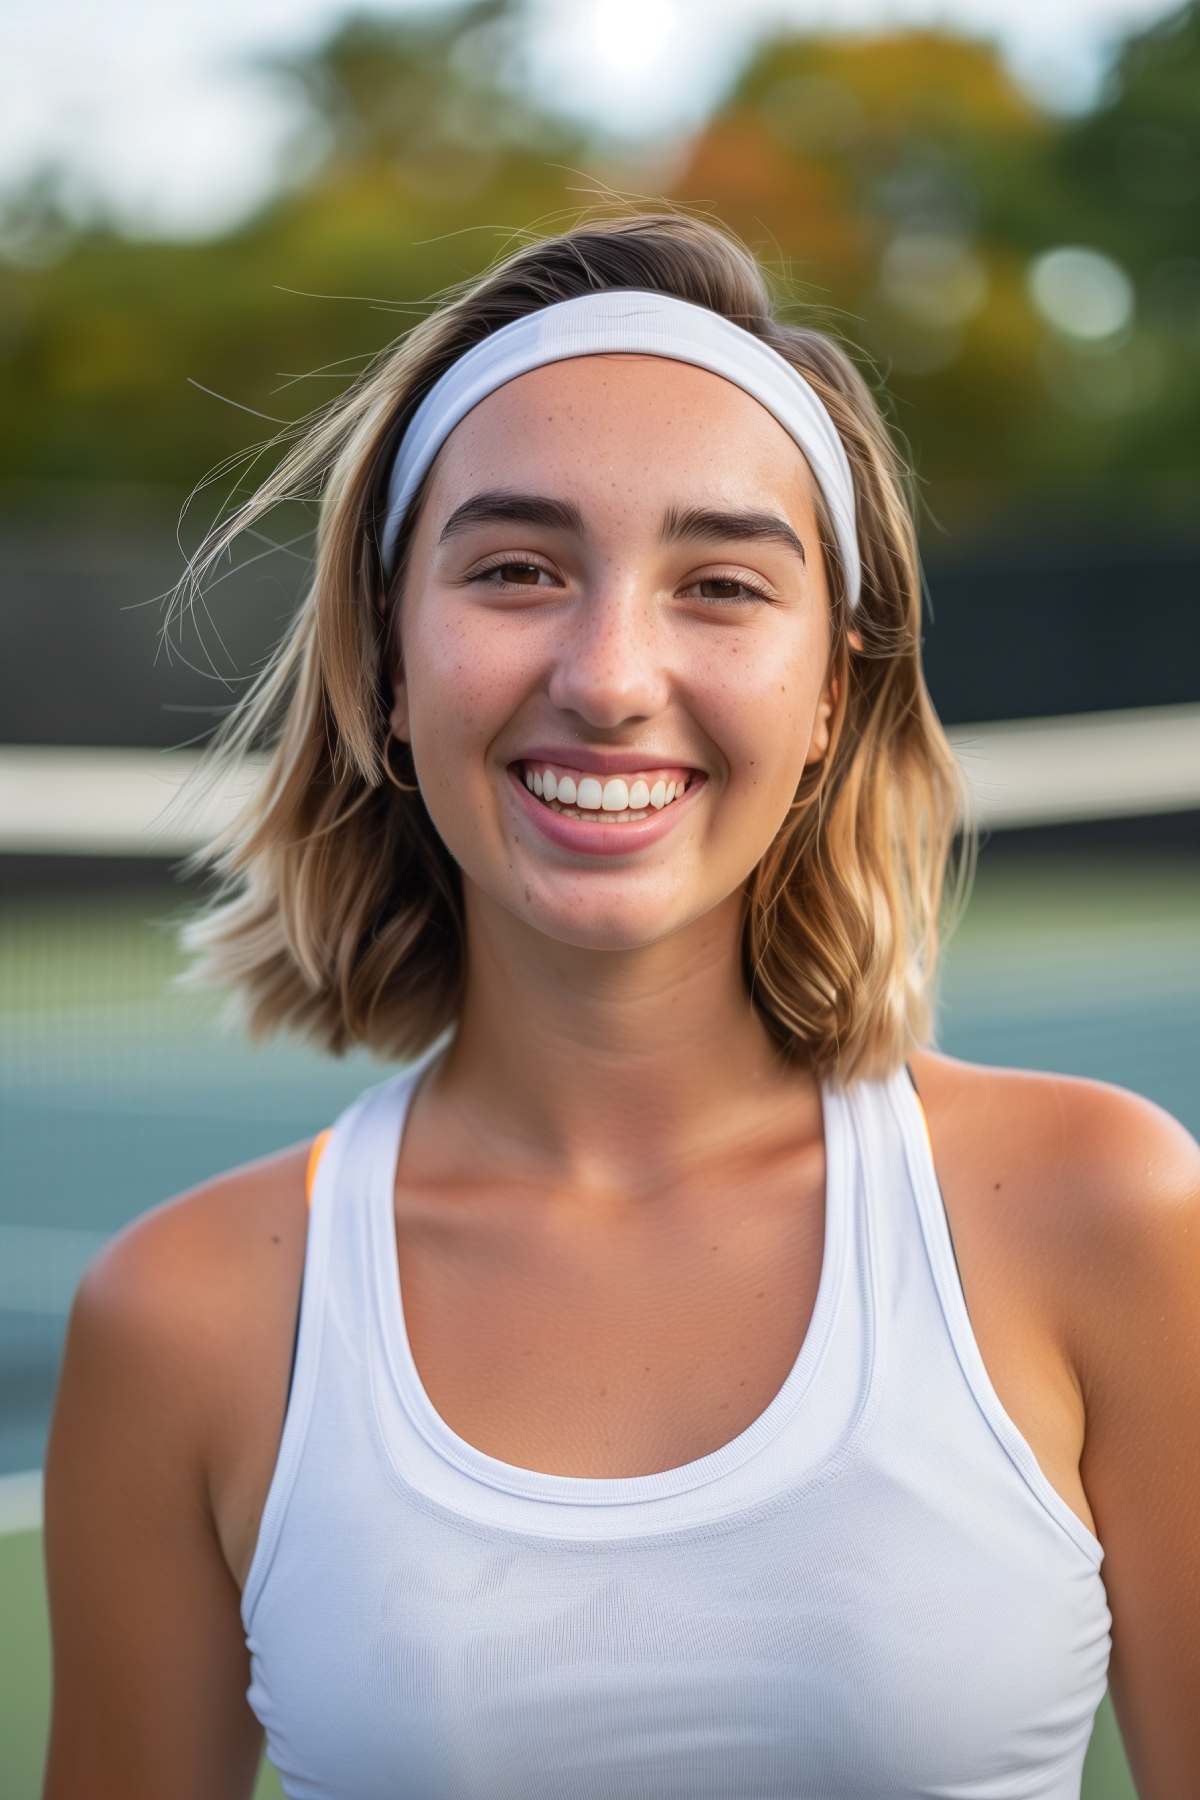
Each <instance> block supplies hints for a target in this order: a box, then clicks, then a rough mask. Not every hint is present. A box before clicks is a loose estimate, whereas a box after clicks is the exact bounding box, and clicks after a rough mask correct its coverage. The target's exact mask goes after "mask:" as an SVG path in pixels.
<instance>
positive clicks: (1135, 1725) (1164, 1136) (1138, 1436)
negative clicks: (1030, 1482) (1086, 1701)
mask: <svg viewBox="0 0 1200 1800" xmlns="http://www.w3.org/2000/svg"><path fill="white" fill-rule="evenodd" d="M1063 1126H1064V1129H1065V1131H1066V1134H1067V1137H1068V1140H1069V1142H1070V1144H1071V1145H1072V1147H1073V1150H1074V1155H1075V1157H1076V1159H1077V1160H1080V1161H1081V1163H1082V1166H1083V1167H1084V1168H1085V1169H1086V1170H1087V1172H1088V1180H1087V1193H1086V1198H1087V1206H1088V1213H1089V1218H1088V1220H1087V1221H1084V1220H1082V1219H1081V1221H1080V1228H1079V1230H1078V1233H1077V1244H1078V1256H1077V1259H1076V1270H1075V1276H1074V1280H1075V1283H1076V1287H1077V1292H1079V1293H1080V1294H1081V1295H1082V1296H1084V1297H1083V1298H1081V1300H1080V1303H1079V1307H1078V1310H1077V1316H1078V1317H1079V1318H1080V1320H1081V1321H1083V1323H1082V1324H1081V1326H1080V1330H1079V1355H1078V1359H1077V1365H1078V1367H1079V1371H1080V1375H1081V1378H1082V1386H1083V1390H1084V1398H1085V1404H1086V1411H1087V1438H1086V1443H1085V1445H1084V1452H1083V1456H1082V1458H1081V1460H1080V1465H1079V1466H1080V1473H1081V1476H1082V1478H1083V1483H1084V1487H1085V1489H1086V1492H1087V1496H1088V1500H1089V1503H1090V1505H1091V1507H1092V1511H1093V1513H1094V1514H1095V1518H1096V1530H1097V1536H1098V1537H1099V1538H1100V1541H1101V1543H1102V1544H1103V1545H1104V1550H1105V1557H1104V1562H1103V1564H1102V1566H1101V1573H1102V1575H1103V1578H1104V1583H1105V1589H1106V1592H1107V1594H1108V1601H1109V1607H1110V1609H1111V1611H1112V1616H1113V1645H1112V1658H1111V1661H1110V1665H1109V1687H1110V1690H1111V1693H1112V1699H1113V1707H1114V1710H1115V1712H1116V1716H1117V1721H1118V1723H1119V1725H1120V1727H1121V1736H1122V1738H1123V1740H1124V1744H1125V1751H1126V1755H1127V1757H1128V1759H1129V1767H1130V1770H1131V1772H1132V1774H1133V1778H1134V1781H1135V1782H1136V1784H1137V1791H1138V1794H1139V1796H1140V1800H1183V1796H1184V1795H1187V1794H1195V1793H1200V1628H1198V1625H1197V1621H1198V1620H1200V1506H1198V1502H1197V1495H1198V1494H1200V1145H1198V1144H1197V1143H1196V1140H1195V1139H1194V1138H1193V1137H1192V1136H1191V1135H1190V1134H1189V1133H1188V1132H1187V1131H1186V1130H1185V1128H1184V1127H1183V1126H1182V1125H1181V1124H1180V1123H1179V1121H1178V1120H1177V1119H1175V1118H1173V1117H1172V1116H1171V1114H1169V1113H1167V1112H1164V1111H1163V1109H1162V1108H1161V1107H1159V1106H1156V1105H1155V1104H1154V1103H1153V1102H1152V1101H1150V1100H1146V1099H1143V1098H1142V1097H1141V1096H1140V1095H1136V1094H1131V1093H1129V1092H1127V1091H1126V1090H1124V1089H1119V1088H1113V1087H1107V1086H1104V1085H1102V1084H1086V1085H1085V1084H1082V1083H1079V1084H1074V1085H1073V1092H1072V1094H1071V1096H1070V1104H1069V1105H1065V1106H1064V1114H1063Z"/></svg>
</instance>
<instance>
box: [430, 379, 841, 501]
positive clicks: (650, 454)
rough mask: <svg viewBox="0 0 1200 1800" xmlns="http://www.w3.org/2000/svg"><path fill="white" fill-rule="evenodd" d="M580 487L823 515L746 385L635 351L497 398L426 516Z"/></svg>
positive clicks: (450, 458) (478, 420)
mask: <svg viewBox="0 0 1200 1800" xmlns="http://www.w3.org/2000/svg"><path fill="white" fill-rule="evenodd" d="M498 474H500V475H502V476H503V478H504V481H505V483H506V484H511V485H513V486H526V485H528V486H530V487H535V486H536V485H537V483H538V482H539V481H540V482H541V484H542V485H543V486H544V485H545V483H546V482H547V481H548V480H553V479H557V480H559V481H567V480H569V481H570V483H571V486H572V489H573V491H575V492H577V493H579V494H580V495H581V496H582V495H584V494H589V495H591V496H593V497H594V498H595V500H596V501H597V502H600V501H601V499H603V498H607V499H609V500H612V499H620V500H623V501H625V502H628V501H629V500H630V499H634V498H641V499H645V500H647V501H650V500H653V502H654V504H655V505H656V506H657V504H658V500H659V497H660V496H661V495H664V494H665V495H666V496H667V497H668V499H670V500H671V501H682V502H691V501H693V500H700V499H701V498H703V497H708V498H715V497H719V498H720V499H721V500H722V501H724V502H744V503H745V504H746V505H756V506H762V505H763V504H764V502H768V501H774V502H775V504H776V505H777V506H778V507H779V508H780V509H781V510H783V511H785V512H788V513H790V514H791V515H792V516H794V517H795V518H797V519H798V521H799V522H801V523H811V522H812V519H813V510H812V494H813V487H814V484H813V477H812V473H811V471H810V469H809V467H808V464H807V462H806V460H805V458H804V453H803V451H802V450H801V449H800V447H799V445H798V444H797V443H796V442H795V440H794V439H793V438H792V436H791V435H790V433H789V432H787V431H785V430H784V428H783V426H782V425H781V424H780V423H779V421H778V419H776V418H775V417H774V415H773V414H772V413H769V412H768V411H767V409H766V407H765V406H762V405H761V404H760V403H759V402H758V401H757V400H756V399H754V397H753V395H751V394H748V393H746V392H745V390H744V389H743V388H740V387H738V386H737V384H736V383H735V382H732V381H727V380H726V379H725V378H724V377H723V376H721V375H715V374H713V373H712V371H711V370H709V369H701V368H697V367H696V366H695V365H694V364H692V363H683V362H676V361H674V360H673V359H671V358H668V357H661V356H649V355H642V354H640V353H638V354H634V353H629V352H621V353H619V354H618V353H611V352H609V353H603V354H596V355H591V356H575V357H565V358H563V359H562V360H560V361H558V362H551V363H544V364H542V365H541V367H539V368H536V369H530V370H528V371H526V373H525V374H523V375H518V376H516V377H515V378H514V379H513V380H512V381H508V382H505V384H504V385H503V387H499V388H496V389H494V390H493V392H492V393H490V394H488V395H486V396H485V397H484V399H482V400H481V401H480V402H479V404H478V405H477V406H475V407H473V408H472V410H471V411H470V412H469V413H468V414H467V415H466V417H465V418H464V419H461V420H460V421H459V423H458V424H457V425H456V426H455V427H454V430H453V431H452V432H451V433H450V435H449V436H448V437H447V439H446V441H445V443H444V444H442V446H441V448H440V449H439V451H438V454H437V457H436V458H435V461H434V465H433V470H432V474H431V481H430V488H429V503H428V506H427V509H426V510H427V513H430V514H432V513H437V512H441V511H444V510H447V509H449V508H451V507H453V506H455V505H457V504H458V502H459V501H460V500H461V499H462V498H464V497H465V495H466V494H467V492H468V491H474V490H475V489H476V488H478V487H481V486H484V485H488V484H492V485H494V484H495V481H496V478H497V475H498Z"/></svg>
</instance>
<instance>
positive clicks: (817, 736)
mask: <svg viewBox="0 0 1200 1800" xmlns="http://www.w3.org/2000/svg"><path fill="white" fill-rule="evenodd" d="M846 637H847V640H848V641H849V643H850V645H851V646H852V648H853V649H855V650H861V649H862V647H863V641H862V638H861V637H860V636H859V634H858V632H857V631H848V632H847V633H846ZM841 691H842V685H841V682H840V681H839V679H838V677H837V676H836V675H831V676H830V678H829V682H828V685H827V687H826V689H825V692H824V693H823V694H822V695H821V699H820V702H819V704H818V706H817V716H816V718H815V719H814V720H813V728H812V741H811V742H810V744H809V746H808V755H807V756H806V757H805V759H804V766H805V768H806V769H807V768H808V766H809V764H810V763H816V762H820V761H821V759H822V758H823V757H824V756H825V755H827V753H828V751H829V719H830V715H831V714H832V712H833V710H834V708H835V707H836V706H837V703H838V696H839V694H840V693H841Z"/></svg>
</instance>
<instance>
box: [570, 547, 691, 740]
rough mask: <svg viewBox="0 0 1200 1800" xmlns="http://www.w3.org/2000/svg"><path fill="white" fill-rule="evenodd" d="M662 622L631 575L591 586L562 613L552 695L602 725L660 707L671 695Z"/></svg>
mask: <svg viewBox="0 0 1200 1800" xmlns="http://www.w3.org/2000/svg"><path fill="white" fill-rule="evenodd" d="M665 651H666V644H665V637H664V627H663V625H662V622H661V620H660V619H659V617H658V614H657V611H656V608H655V606H654V603H653V600H652V598H651V597H649V596H648V595H647V594H646V592H645V591H644V589H642V588H640V587H637V586H635V585H634V583H633V581H632V580H630V581H628V582H622V583H620V584H617V583H614V582H610V583H608V584H606V586H605V587H604V589H603V590H602V591H601V590H599V589H596V590H590V591H589V592H588V593H587V594H586V595H585V596H584V597H583V599H582V600H581V602H580V604H579V605H578V606H576V607H574V608H572V609H570V611H569V613H568V614H566V615H564V623H563V636H562V638H561V639H560V640H559V642H558V644H557V645H556V649H555V654H554V665H553V669H552V671H551V676H550V684H549V697H550V699H551V701H552V702H553V704H554V705H555V706H556V707H558V708H559V709H560V710H561V711H563V712H575V713H578V714H579V716H580V717H581V718H583V719H586V720H587V722H588V723H589V724H590V725H594V726H596V727H597V728H598V729H600V728H604V727H611V726H616V725H620V724H621V723H623V721H624V720H626V719H633V718H648V717H650V716H651V715H653V714H655V713H658V712H661V711H662V710H663V708H664V707H665V706H666V704H667V702H668V700H669V697H670V678H669V673H668V669H667V665H666V654H665Z"/></svg>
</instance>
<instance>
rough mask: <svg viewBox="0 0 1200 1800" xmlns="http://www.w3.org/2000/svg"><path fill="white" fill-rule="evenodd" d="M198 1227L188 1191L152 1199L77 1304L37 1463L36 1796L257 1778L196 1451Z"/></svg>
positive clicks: (234, 1609) (160, 1799) (111, 1793)
mask: <svg viewBox="0 0 1200 1800" xmlns="http://www.w3.org/2000/svg"><path fill="white" fill-rule="evenodd" d="M195 1239H196V1234H195V1232H194V1231H192V1230H190V1229H189V1226H188V1220H187V1216H186V1209H185V1210H184V1211H182V1212H181V1211H180V1209H179V1207H178V1203H173V1204H170V1205H167V1206H165V1207H161V1208H158V1209H156V1210H155V1211H153V1212H151V1213H149V1214H146V1215H145V1216H144V1217H143V1218H141V1219H139V1220H137V1221H136V1222H135V1224H133V1225H132V1226H130V1227H128V1228H127V1229H126V1230H125V1231H124V1232H122V1233H121V1234H120V1235H119V1236H118V1237H117V1238H116V1239H114V1240H113V1242H112V1243H111V1244H109V1245H108V1246H106V1248H105V1250H104V1251H103V1252H102V1253H101V1255H100V1256H99V1257H98V1258H96V1260H95V1261H94V1262H93V1263H92V1265H91V1266H90V1268H89V1269H88V1271H87V1273H86V1275H85V1277H84V1279H83V1282H82V1283H81V1285H80V1288H79V1290H78V1293H77V1295H76V1298H75V1302H74V1305H73V1307H72V1311H71V1317H70V1321H69V1325H68V1331H67V1341H66V1350H65V1355H64V1360H63V1367H62V1372H61V1375H60V1379H59V1385H58V1392H57V1397H56V1401H55V1409H54V1417H53V1421H52V1425H51V1433H50V1441H49V1446H48V1451H47V1457H46V1468H45V1500H44V1521H45V1522H44V1550H45V1558H46V1578H47V1592H48V1598H49V1605H50V1623H51V1636H52V1645H53V1680H54V1698H53V1709H52V1717H51V1726H50V1739H49V1746H48V1752H47V1765H46V1773H45V1785H44V1787H43V1794H42V1800H78V1796H80V1795H82V1794H87V1795H88V1796H89V1800H247V1797H248V1796H249V1795H250V1794H251V1792H252V1790H253V1787H254V1782H255V1777H256V1774H257V1770H258V1764H259V1759H260V1755H261V1748H262V1731H261V1727H260V1726H259V1724H258V1721H257V1720H256V1719H255V1717H254V1715H253V1713H252V1712H251V1711H250V1708H249V1706H248V1704H247V1701H246V1698H245V1691H246V1687H247V1684H248V1681H249V1668H248V1655H247V1651H246V1647H245V1641H244V1637H243V1632H242V1625H241V1619H240V1614H239V1595H238V1591H237V1587H236V1584H235V1582H234V1580H233V1578H232V1576H231V1574H230V1572H229V1569H228V1567H227V1565H226V1563H225V1560H224V1558H223V1556H222V1554H221V1549H220V1546H219V1543H218V1539H217V1536H216V1533H215V1530H214V1526H213V1519H212V1513H211V1509H210V1506H209V1502H208V1487H207V1480H206V1473H205V1461H204V1454H203V1438H204V1430H205V1420H206V1414H207V1412H208V1411H210V1410H211V1404H212V1402H211V1398H210V1397H208V1396H209V1392H210V1390H211V1382H210V1383H209V1384H208V1387H207V1389H206V1384H205V1381H204V1370H205V1359H206V1352H212V1353H213V1354H217V1353H218V1352H219V1346H218V1344H217V1342H216V1333H217V1332H218V1331H219V1326H215V1325H214V1324H213V1308H214V1306H215V1307H217V1308H219V1307H220V1303H221V1290H220V1284H219V1282H217V1283H216V1284H215V1285H213V1284H210V1283H207V1282H206V1281H205V1279H204V1273H203V1269H202V1268H200V1269H199V1270H198V1269H197V1266H196V1259H195V1254H194V1252H195V1248H196V1244H195ZM206 1320H207V1323H206Z"/></svg>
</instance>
